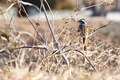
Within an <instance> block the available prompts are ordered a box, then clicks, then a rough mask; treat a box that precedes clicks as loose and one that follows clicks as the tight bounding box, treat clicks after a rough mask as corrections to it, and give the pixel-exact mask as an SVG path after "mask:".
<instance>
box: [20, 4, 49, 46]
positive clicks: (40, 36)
mask: <svg viewBox="0 0 120 80" xmlns="http://www.w3.org/2000/svg"><path fill="white" fill-rule="evenodd" d="M22 8H23V9H24V12H25V14H26V16H27V19H28V21H29V22H30V24H31V25H32V27H33V28H34V30H35V31H36V33H37V35H38V36H39V38H40V39H42V40H43V41H44V42H45V43H46V44H47V42H46V41H45V40H44V38H43V37H42V35H41V34H40V33H39V32H38V30H37V29H36V27H35V26H34V24H33V23H32V21H31V19H30V17H29V15H28V14H27V12H26V10H25V8H24V7H23V6H22Z"/></svg>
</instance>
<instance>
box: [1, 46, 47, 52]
mask: <svg viewBox="0 0 120 80" xmlns="http://www.w3.org/2000/svg"><path fill="white" fill-rule="evenodd" d="M23 48H33V49H45V50H47V48H46V47H36V46H23V47H16V48H11V49H7V50H2V51H0V53H4V52H7V51H8V50H9V51H12V50H16V49H23Z"/></svg>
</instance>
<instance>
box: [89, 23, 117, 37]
mask: <svg viewBox="0 0 120 80" xmlns="http://www.w3.org/2000/svg"><path fill="white" fill-rule="evenodd" d="M115 22H116V21H113V22H110V23H108V24H106V25H103V26H101V27H99V28H97V29H95V30H93V31H92V32H91V33H90V34H89V35H88V36H87V38H89V37H90V36H92V35H93V34H94V33H95V32H97V31H98V30H100V29H102V28H104V27H108V26H109V25H111V24H113V23H115Z"/></svg>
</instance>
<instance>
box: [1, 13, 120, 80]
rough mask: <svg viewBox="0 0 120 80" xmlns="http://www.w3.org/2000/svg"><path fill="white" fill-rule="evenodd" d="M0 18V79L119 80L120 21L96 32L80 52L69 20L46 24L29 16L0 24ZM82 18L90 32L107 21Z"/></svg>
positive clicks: (79, 42) (74, 23) (75, 27)
mask: <svg viewBox="0 0 120 80" xmlns="http://www.w3.org/2000/svg"><path fill="white" fill-rule="evenodd" d="M0 16H1V17H2V19H1V21H0V80H119V76H120V67H119V66H120V34H119V32H120V28H119V26H120V22H115V23H113V24H111V25H108V26H107V27H104V28H101V29H99V30H98V31H96V32H95V33H94V34H93V35H91V36H90V37H89V38H88V44H87V51H83V44H82V42H81V40H80V36H79V35H78V32H77V27H78V23H77V21H76V19H75V18H73V17H71V18H64V19H61V20H56V21H54V22H53V21H50V25H49V24H48V23H49V21H46V22H41V21H40V20H32V19H31V18H30V19H29V17H26V18H16V19H12V21H8V20H5V21H3V20H4V18H3V15H0ZM85 19H86V21H87V23H88V24H89V26H90V32H92V31H94V30H95V29H97V28H99V27H101V26H103V25H106V24H108V23H110V22H111V21H109V20H107V19H105V18H104V17H89V18H85ZM50 26H51V27H52V31H53V33H52V32H51V30H50ZM54 38H55V39H54ZM63 57H64V58H65V60H66V62H65V60H63Z"/></svg>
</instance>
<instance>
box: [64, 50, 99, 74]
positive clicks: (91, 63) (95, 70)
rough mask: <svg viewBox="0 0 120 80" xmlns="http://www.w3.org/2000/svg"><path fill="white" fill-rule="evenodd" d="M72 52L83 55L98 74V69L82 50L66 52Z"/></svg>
mask: <svg viewBox="0 0 120 80" xmlns="http://www.w3.org/2000/svg"><path fill="white" fill-rule="evenodd" d="M71 50H73V51H76V52H79V53H80V54H82V55H83V56H84V57H85V58H86V59H87V61H88V62H89V63H90V65H91V66H92V68H93V69H94V70H95V71H96V72H98V71H97V69H96V68H95V67H94V65H93V64H92V62H91V61H90V59H89V58H88V57H87V56H86V55H85V54H84V53H83V52H81V51H80V50H77V49H70V50H67V51H65V52H68V51H71Z"/></svg>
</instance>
